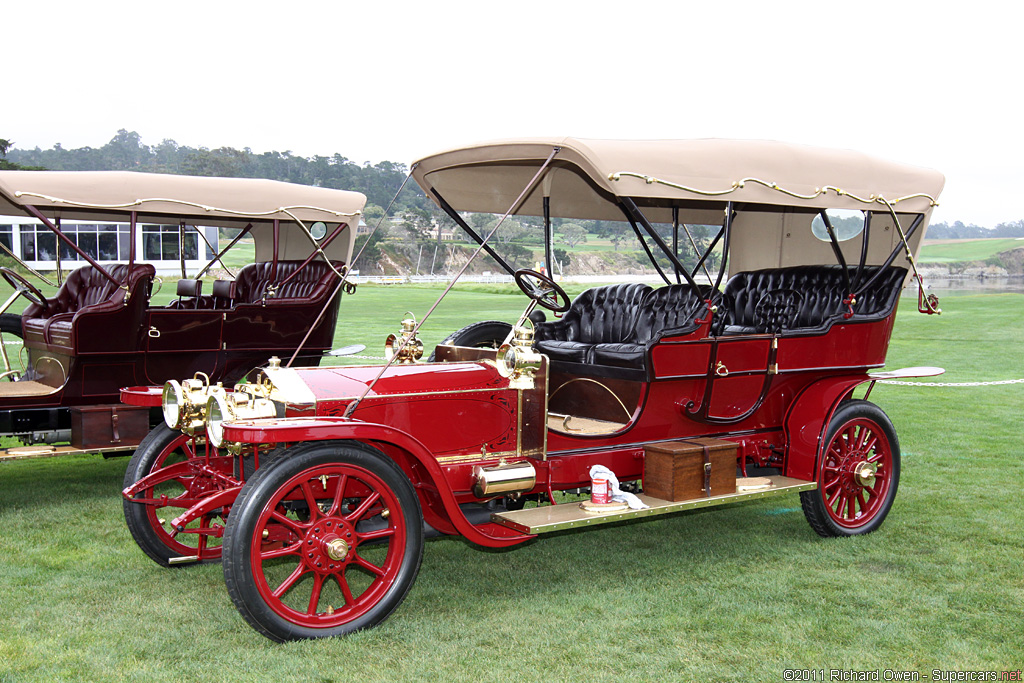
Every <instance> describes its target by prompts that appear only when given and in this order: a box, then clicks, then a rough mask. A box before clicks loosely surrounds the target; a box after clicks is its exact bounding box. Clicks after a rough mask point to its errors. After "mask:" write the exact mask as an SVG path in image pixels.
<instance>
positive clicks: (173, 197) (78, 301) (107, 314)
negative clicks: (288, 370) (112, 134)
mask: <svg viewBox="0 0 1024 683" xmlns="http://www.w3.org/2000/svg"><path fill="white" fill-rule="evenodd" d="M364 203H365V197H364V196H363V195H362V194H359V193H356V192H344V191H341V190H329V189H325V188H315V187H305V186H301V185H291V184H288V183H280V182H275V181H270V180H257V179H240V178H196V177H188V176H172V175H158V174H148V173H123V172H50V171H0V215H16V214H23V215H27V216H29V217H31V218H33V219H35V221H36V222H38V225H35V226H32V227H31V230H32V232H33V234H32V235H31V238H32V239H33V240H35V239H38V244H39V245H42V244H44V238H43V237H42V236H43V235H44V234H45V238H46V240H48V243H49V245H50V246H49V247H47V248H46V251H47V252H48V253H50V254H52V256H51V258H55V261H54V262H53V268H54V270H55V271H56V279H57V283H56V284H57V285H59V289H58V290H57V292H56V294H55V296H53V297H52V298H47V297H46V296H44V295H43V294H42V292H40V291H39V289H38V287H36V286H35V285H33V284H32V283H31V282H29V281H28V280H27V279H26V278H25V277H24V276H23V275H21V274H20V273H19V272H18V271H16V270H14V269H11V268H8V267H0V277H2V278H3V279H4V280H5V281H6V282H7V283H8V284H9V285H10V286H11V287H12V288H13V289H14V294H13V295H12V296H11V298H9V299H8V300H7V302H6V304H4V306H3V307H2V309H0V314H4V313H6V311H7V310H8V309H9V308H10V306H11V305H12V304H13V303H14V302H15V300H16V299H17V298H18V297H19V296H23V297H25V298H27V299H28V300H29V302H30V303H29V305H28V307H27V308H25V309H24V311H22V312H21V315H20V316H16V315H12V314H5V315H2V316H0V318H2V322H3V323H4V324H3V330H2V331H3V333H4V334H3V335H0V336H2V337H6V339H7V341H17V340H21V342H22V343H21V344H18V343H15V344H13V345H12V344H3V343H2V340H0V349H2V350H3V354H2V360H3V363H4V372H3V374H2V375H0V378H2V380H0V435H6V436H14V437H17V438H19V439H20V440H21V441H22V442H23V443H24V444H25V445H24V446H19V447H15V448H9V449H5V450H2V451H0V460H2V459H11V458H23V457H42V456H51V455H61V454H67V453H79V452H104V453H108V452H117V451H128V452H130V451H132V450H134V449H135V447H136V446H138V444H139V442H140V440H142V439H143V438H145V437H146V436H147V435H148V434H149V432H150V429H151V427H152V425H153V424H158V423H159V422H160V416H159V414H158V411H153V412H154V415H153V416H152V417H153V418H155V419H154V421H151V415H150V413H151V411H150V409H149V408H147V407H144V406H142V407H139V406H126V405H124V404H122V403H121V402H120V400H119V398H120V389H121V388H122V387H126V386H129V387H130V386H142V385H153V384H162V383H163V382H165V381H167V380H168V379H172V378H176V377H183V376H191V375H193V374H194V373H196V372H202V373H205V376H206V377H207V378H208V380H210V381H212V382H214V383H216V382H225V383H228V384H234V383H235V382H236V381H238V380H239V379H241V378H242V377H243V376H244V375H245V374H246V373H247V372H248V371H249V370H251V369H253V368H254V367H257V366H259V365H262V364H264V363H265V362H266V359H267V357H268V356H270V355H273V354H278V355H286V356H290V355H291V354H293V353H294V352H295V351H296V350H297V349H299V347H300V346H303V349H304V350H303V352H302V354H301V356H300V357H299V358H296V359H295V362H294V363H293V364H294V365H316V364H317V363H318V362H319V358H320V356H321V355H322V354H323V352H324V351H326V350H328V349H330V345H331V342H332V337H333V333H334V327H335V322H336V319H337V315H338V301H339V298H340V297H338V296H336V294H337V289H338V287H339V284H340V283H341V278H342V274H343V272H344V268H345V265H344V264H345V263H346V262H347V261H348V259H349V257H350V255H351V252H352V245H353V242H354V240H355V232H356V224H357V222H358V220H359V216H360V214H361V212H362V208H363V204H364ZM83 222H85V223H87V224H88V228H89V230H91V232H90V233H88V234H89V235H91V238H92V242H91V248H90V247H89V246H88V245H87V243H86V236H87V234H86V226H84V225H83ZM205 226H209V227H210V229H211V230H213V231H214V234H215V231H216V229H217V228H221V227H226V228H236V229H237V231H238V234H237V236H236V237H235V238H234V239H233V240H231V242H230V243H229V244H228V245H227V246H226V247H224V248H223V249H221V250H220V251H219V253H217V249H215V248H214V247H213V244H212V243H211V242H210V241H208V239H207V237H206V233H205V230H204V228H205ZM7 227H8V230H9V229H10V226H7ZM97 229H100V231H101V232H102V233H103V237H108V236H109V237H111V238H112V247H110V249H109V253H108V252H107V251H105V250H100V251H101V252H102V253H100V252H97V248H96V245H97V241H96V240H97V238H96V234H95V233H96V231H97ZM104 230H106V232H104ZM36 234H38V235H39V237H36ZM153 236H155V239H156V240H157V241H158V242H159V241H161V240H162V244H161V245H158V246H159V248H158V249H157V251H160V252H162V253H163V255H164V256H170V257H173V258H175V259H177V258H178V257H179V256H180V259H181V266H182V268H181V278H182V279H180V280H178V281H177V292H176V293H177V298H176V299H174V300H173V301H171V302H170V303H168V304H166V305H157V304H156V303H154V301H153V300H152V298H151V295H152V293H153V291H154V282H155V280H156V270H155V268H154V266H153V265H151V264H150V263H144V262H142V260H141V258H142V255H141V254H140V253H137V252H138V251H139V250H140V246H141V245H142V243H143V240H142V238H145V239H153ZM244 237H249V238H251V240H252V243H253V244H254V246H255V262H254V263H250V264H248V265H245V266H243V267H242V268H240V269H239V270H237V272H234V273H232V272H231V271H230V270H228V269H227V268H226V267H225V266H223V264H222V262H221V259H222V258H223V256H224V254H225V252H226V251H228V249H230V248H231V247H232V246H234V245H236V244H238V243H239V241H240V240H242V238H244ZM14 238H15V239H18V236H17V235H15V236H14ZM21 239H23V240H24V239H26V235H25V234H22V236H21ZM203 242H206V244H205V245H204V244H203ZM183 245H184V246H185V247H186V248H185V249H182V246H183ZM35 246H36V243H35V242H33V253H34V254H36V257H37V258H41V256H40V254H41V252H42V251H43V248H42V247H41V246H40V248H39V249H38V250H36V249H35ZM189 246H191V251H192V252H194V253H190V254H188V256H189V257H190V258H191V259H193V260H194V259H196V257H197V256H198V254H199V253H201V250H205V251H208V252H210V253H216V256H214V258H213V260H212V261H211V262H210V263H209V265H208V266H207V267H206V268H203V269H202V271H201V272H200V273H199V274H198V275H196V276H194V277H191V278H188V277H186V274H185V270H184V269H185V260H184V259H185V257H186V252H187V251H189V249H188V248H187V247H189ZM204 246H205V249H202V247H204ZM5 248H6V245H5ZM6 250H7V251H8V253H9V254H10V255H11V256H13V257H14V258H16V259H17V256H16V255H15V254H14V253H13V251H11V250H10V249H9V248H6ZM37 251H38V252H39V253H37ZM172 252H173V253H172ZM104 256H105V257H106V258H103V257H104ZM111 257H113V258H114V259H117V258H118V257H121V258H123V261H121V262H116V261H115V262H111V261H110V258H111ZM17 260H20V259H17ZM101 261H102V262H101ZM22 264H23V265H25V264H24V262H22ZM69 266H70V267H71V268H73V270H71V272H70V273H67V275H66V277H65V276H64V270H66V269H67V268H68V267H69ZM213 266H216V267H218V268H222V269H223V272H224V273H226V274H227V275H228V277H230V276H232V275H233V277H230V279H227V278H225V279H220V280H216V281H214V282H212V283H208V284H209V285H210V286H211V290H212V291H210V292H208V293H205V294H204V293H203V291H202V286H203V281H202V279H201V278H200V276H201V275H203V274H204V273H205V272H207V271H208V270H209V269H210V268H211V267H213ZM26 268H27V267H26ZM27 270H31V269H27ZM9 346H12V347H14V348H18V347H20V348H19V351H18V352H12V353H8V352H7V349H8V347H9ZM157 393H158V394H159V392H157ZM67 442H70V445H61V444H67Z"/></svg>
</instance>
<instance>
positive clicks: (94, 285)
mask: <svg viewBox="0 0 1024 683" xmlns="http://www.w3.org/2000/svg"><path fill="white" fill-rule="evenodd" d="M105 269H106V271H107V272H108V273H110V275H111V277H113V278H114V279H115V280H117V281H118V282H121V283H125V284H127V286H128V291H129V292H130V295H131V296H130V297H129V300H128V301H129V306H126V305H125V297H124V294H125V292H124V290H122V289H121V288H120V287H118V286H117V285H115V284H114V283H113V282H111V281H110V280H109V279H107V278H106V277H104V276H103V275H102V274H101V273H100V272H99V271H98V270H96V269H95V268H93V267H92V266H83V267H81V268H79V269H77V270H74V271H72V272H71V273H70V274H69V275H68V277H67V279H66V280H64V284H63V285H61V288H60V289H59V290H58V291H57V295H56V296H55V297H54V298H52V299H47V301H46V307H45V308H43V307H41V306H38V305H36V304H31V305H29V306H28V307H27V308H26V309H25V311H24V312H23V313H22V314H21V323H22V330H23V332H24V339H25V343H26V345H28V346H36V347H39V346H43V347H46V348H48V349H50V350H57V351H63V352H65V353H69V354H71V353H74V350H75V341H76V336H77V335H76V330H77V329H78V327H79V326H80V325H81V324H82V321H83V318H84V317H85V316H89V315H93V314H101V313H106V314H109V313H118V312H121V311H123V310H124V311H125V315H127V316H131V315H134V314H135V313H138V312H140V311H142V310H144V309H145V307H146V304H147V302H148V296H149V287H150V285H151V283H152V280H153V276H154V275H156V269H155V268H153V266H152V265H150V264H148V263H136V264H135V265H134V266H133V267H132V269H131V271H130V272H129V269H128V265H127V264H124V263H120V264H114V265H110V266H105ZM129 307H130V308H131V309H132V310H130V311H128V310H125V309H128V308H129Z"/></svg>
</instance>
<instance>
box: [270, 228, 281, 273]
mask: <svg viewBox="0 0 1024 683" xmlns="http://www.w3.org/2000/svg"><path fill="white" fill-rule="evenodd" d="M280 250H281V220H280V219H279V218H275V219H274V261H273V264H272V268H271V269H270V279H271V281H273V280H276V279H277V254H278V252H279V251H280Z"/></svg>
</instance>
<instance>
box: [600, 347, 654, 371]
mask: <svg viewBox="0 0 1024 683" xmlns="http://www.w3.org/2000/svg"><path fill="white" fill-rule="evenodd" d="M646 352H647V347H646V346H645V345H644V344H631V343H629V342H620V343H611V344H597V345H596V346H594V355H593V363H594V364H595V365H614V366H615V367H619V368H643V367H644V356H645V354H646Z"/></svg>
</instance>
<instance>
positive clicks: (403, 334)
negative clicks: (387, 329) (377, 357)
mask: <svg viewBox="0 0 1024 683" xmlns="http://www.w3.org/2000/svg"><path fill="white" fill-rule="evenodd" d="M405 315H406V316H407V317H406V318H405V319H404V320H402V329H401V330H399V332H398V335H394V334H389V335H388V338H387V340H386V341H385V342H384V357H385V358H387V360H388V361H389V362H390V361H392V360H394V361H395V362H396V363H415V362H416V361H418V360H419V359H420V358H422V357H423V342H422V341H420V339H419V338H417V337H416V318H415V317H414V316H413V314H412V313H410V312H406V314H405Z"/></svg>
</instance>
